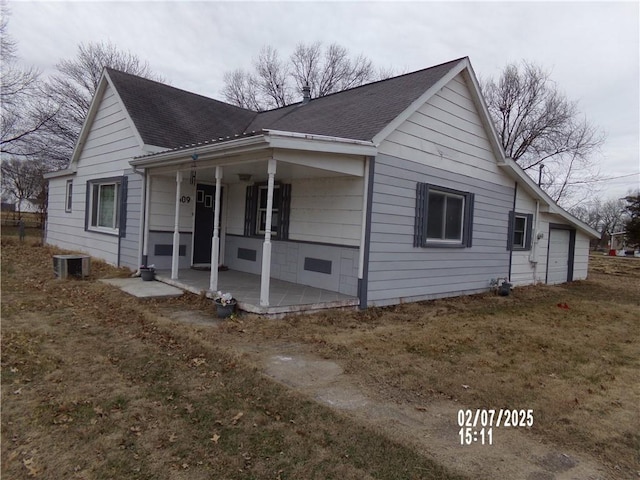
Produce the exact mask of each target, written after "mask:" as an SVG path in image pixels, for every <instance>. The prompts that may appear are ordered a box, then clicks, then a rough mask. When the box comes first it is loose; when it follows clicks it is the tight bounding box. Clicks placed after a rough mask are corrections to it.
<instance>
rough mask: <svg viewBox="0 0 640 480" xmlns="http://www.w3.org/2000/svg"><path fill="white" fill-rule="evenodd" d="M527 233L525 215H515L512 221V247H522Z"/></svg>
mask: <svg viewBox="0 0 640 480" xmlns="http://www.w3.org/2000/svg"><path fill="white" fill-rule="evenodd" d="M526 233H527V217H522V216H518V215H516V217H515V221H514V222H513V247H514V248H524V247H525V241H526Z"/></svg>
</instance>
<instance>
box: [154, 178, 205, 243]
mask: <svg viewBox="0 0 640 480" xmlns="http://www.w3.org/2000/svg"><path fill="white" fill-rule="evenodd" d="M176 189H177V183H176V177H175V175H171V176H164V175H163V176H160V175H152V176H151V198H150V204H149V205H150V206H149V208H150V212H149V230H151V231H157V232H173V229H174V225H175V215H176ZM180 196H181V197H184V201H183V202H181V203H180V221H179V228H180V231H181V232H192V231H193V219H194V215H195V206H196V186H195V185H191V183H190V182H189V180H188V178H183V180H182V183H181V185H180ZM212 201H213V200H212Z"/></svg>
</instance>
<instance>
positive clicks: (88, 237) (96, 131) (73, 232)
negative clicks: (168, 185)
mask: <svg viewBox="0 0 640 480" xmlns="http://www.w3.org/2000/svg"><path fill="white" fill-rule="evenodd" d="M98 101H99V104H98V109H97V112H96V115H95V118H94V120H93V123H92V124H91V126H90V130H89V133H88V135H87V137H86V139H85V142H84V145H83V147H82V150H81V151H80V155H79V159H78V164H77V173H76V174H75V175H74V176H73V178H72V179H73V189H72V193H71V202H72V205H73V209H72V211H71V212H70V213H68V212H65V210H66V206H67V189H66V184H67V180H68V179H69V177H66V178H65V177H62V178H54V179H51V180H50V181H49V207H48V219H47V239H46V241H47V243H48V244H51V245H56V246H59V247H61V248H64V249H67V250H72V251H77V252H85V253H88V254H90V255H92V256H93V257H96V258H99V259H102V260H105V261H106V262H108V263H111V264H113V265H115V264H117V263H118V257H119V256H118V243H119V239H118V236H117V235H105V234H104V233H102V232H94V231H91V230H88V231H85V209H86V200H87V190H86V189H87V182H88V181H91V180H97V179H100V178H111V177H122V176H123V175H125V174H127V173H128V172H130V171H131V170H130V168H131V167H130V165H129V161H130V160H131V159H132V158H133V157H135V156H138V155H141V154H143V153H144V151H143V150H142V148H141V147H142V146H141V145H140V144H139V143H138V140H137V136H136V134H135V132H134V130H133V128H132V125H131V123H130V121H129V120H128V118H127V115H126V113H125V111H124V108H123V107H122V104H121V103H120V101H119V98H118V97H117V95H116V94H115V91H114V90H113V89H112V88H111V87H110V86H107V88H106V89H105V91H104V94H103V95H102V98H100V99H98ZM130 177H131V179H138V178H140V176H139V175H138V174H131V175H130ZM137 219H138V221H139V216H138V217H137ZM127 220H128V221H127V225H126V230H127V236H129V235H130V234H133V232H134V231H135V232H137V230H138V223H137V222H136V219H127ZM136 263H137V260H136V259H135V258H133V259H131V260H130V261H127V263H126V266H128V267H131V268H134V267H135V266H136ZM121 264H123V263H122V259H121Z"/></svg>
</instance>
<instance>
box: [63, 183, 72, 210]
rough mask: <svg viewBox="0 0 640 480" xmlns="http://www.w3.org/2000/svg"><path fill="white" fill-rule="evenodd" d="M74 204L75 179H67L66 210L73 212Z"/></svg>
mask: <svg viewBox="0 0 640 480" xmlns="http://www.w3.org/2000/svg"><path fill="white" fill-rule="evenodd" d="M72 206H73V180H67V184H66V188H65V195H64V211H65V212H66V213H71V208H72Z"/></svg>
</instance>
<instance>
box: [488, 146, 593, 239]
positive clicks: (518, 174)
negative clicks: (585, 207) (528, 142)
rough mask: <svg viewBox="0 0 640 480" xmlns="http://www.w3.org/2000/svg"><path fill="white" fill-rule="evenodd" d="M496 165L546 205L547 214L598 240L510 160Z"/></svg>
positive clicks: (586, 227) (587, 226) (585, 226)
mask: <svg viewBox="0 0 640 480" xmlns="http://www.w3.org/2000/svg"><path fill="white" fill-rule="evenodd" d="M498 165H499V166H500V167H503V168H504V169H505V171H506V172H507V174H508V175H509V176H510V177H511V178H513V179H514V180H516V181H517V182H519V183H518V185H519V186H521V187H522V188H524V189H525V191H526V192H527V193H528V194H529V195H531V196H532V197H533V198H534V199H536V200H538V201H540V202H542V203H543V204H544V205H546V206H547V207H548V213H552V214H555V215H559V216H561V217H562V218H563V219H564V220H566V221H567V222H569V223H571V224H572V225H573V226H574V227H576V228H577V229H579V230H581V231H582V232H583V233H585V234H586V235H588V236H589V237H591V238H600V233H598V232H597V231H596V230H594V229H593V228H591V227H590V226H589V225H587V224H586V223H584V222H582V221H580V220H578V219H577V218H576V217H574V216H573V215H571V214H570V213H569V212H567V211H566V210H564V209H563V208H562V207H560V206H559V205H558V204H557V203H556V202H555V201H554V200H553V199H552V198H551V197H550V196H549V194H548V193H547V192H545V191H544V190H542V188H540V186H538V184H537V183H535V182H534V181H533V179H532V178H531V177H530V176H529V175H527V173H526V172H525V171H524V170H523V169H522V167H520V165H518V164H517V163H516V162H515V161H514V160H513V159H512V158H508V157H505V158H504V160H503V161H501V162H498Z"/></svg>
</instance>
